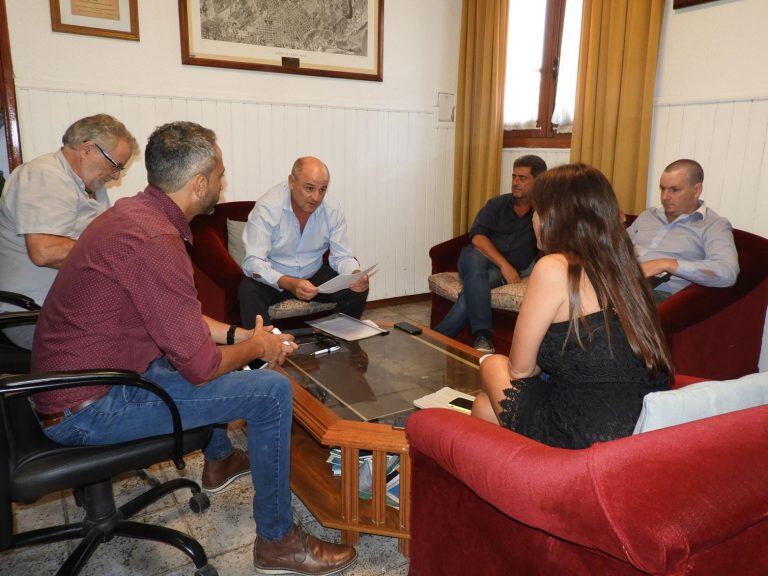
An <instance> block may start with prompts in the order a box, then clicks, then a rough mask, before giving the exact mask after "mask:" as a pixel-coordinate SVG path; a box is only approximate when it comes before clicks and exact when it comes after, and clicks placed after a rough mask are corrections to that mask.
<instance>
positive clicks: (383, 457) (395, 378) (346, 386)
mask: <svg viewBox="0 0 768 576" xmlns="http://www.w3.org/2000/svg"><path fill="white" fill-rule="evenodd" d="M382 327H384V328H387V329H389V330H390V332H389V334H386V335H382V336H374V337H372V338H367V339H365V340H360V341H358V342H343V343H341V349H340V350H338V351H335V352H332V353H328V354H323V355H319V356H315V355H311V354H301V348H299V350H298V351H297V353H296V354H294V356H292V357H291V358H289V359H288V361H286V363H285V364H284V365H283V367H282V369H283V371H284V372H285V374H286V375H287V376H288V377H289V378H290V380H291V382H292V384H293V393H294V406H293V415H294V427H293V434H292V442H291V444H292V446H291V488H292V489H293V491H294V493H295V494H296V495H297V496H298V497H299V498H300V499H301V501H302V502H303V503H304V504H305V505H306V506H307V508H308V509H309V510H310V512H312V514H313V515H314V516H315V518H317V520H318V521H319V522H320V523H321V524H322V525H323V526H326V527H328V528H335V529H339V530H341V531H342V540H343V541H344V542H345V543H347V544H355V543H356V542H357V541H358V539H359V533H360V532H366V533H371V534H379V535H383V536H391V537H395V538H398V539H399V548H400V551H401V552H402V553H403V554H404V555H408V553H409V540H410V534H409V514H410V459H409V457H408V442H407V440H406V437H405V432H404V431H403V430H396V429H393V428H392V426H391V424H392V422H393V421H394V420H395V419H396V418H397V416H399V415H402V414H408V413H410V412H412V411H413V410H414V407H413V401H414V400H415V399H417V398H420V397H422V396H424V395H426V394H429V393H431V392H435V391H437V390H439V389H440V388H442V387H444V386H449V387H451V388H454V389H456V390H460V391H462V392H467V393H469V394H472V395H475V394H476V393H477V392H478V391H479V389H480V382H479V373H478V359H479V357H480V353H479V352H477V351H476V350H474V349H473V348H470V347H468V346H465V345H464V344H461V343H460V342H457V341H455V340H452V339H450V338H446V337H445V336H442V335H440V334H437V333H436V332H434V331H432V330H430V329H428V328H425V327H423V326H422V328H423V330H424V333H423V334H421V335H419V336H411V335H409V334H406V333H405V332H402V331H400V330H397V329H394V328H392V326H391V325H386V324H384V325H382ZM332 447H338V448H340V449H341V457H342V472H341V476H340V477H338V476H333V474H332V473H331V466H330V464H328V463H327V459H328V456H329V450H330V448H332ZM360 450H370V451H371V452H372V454H373V463H372V490H371V492H372V498H371V499H361V498H360V497H359V495H358V473H359V470H358V465H357V463H358V457H359V454H360ZM388 454H396V455H398V456H400V498H399V500H400V502H399V505H400V508H399V510H396V509H394V508H392V507H389V506H387V505H386V476H387V455H388Z"/></svg>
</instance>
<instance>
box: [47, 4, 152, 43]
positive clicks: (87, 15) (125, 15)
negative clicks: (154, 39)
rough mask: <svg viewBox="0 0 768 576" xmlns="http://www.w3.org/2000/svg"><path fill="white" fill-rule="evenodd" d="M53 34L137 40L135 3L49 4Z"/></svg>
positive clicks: (137, 23) (137, 18) (137, 29)
mask: <svg viewBox="0 0 768 576" xmlns="http://www.w3.org/2000/svg"><path fill="white" fill-rule="evenodd" d="M50 2H51V27H52V28H53V31H54V32H66V33H69V34H84V35H86V36H106V37H108V38H118V39H120V40H136V41H138V40H139V9H138V7H137V5H136V4H137V0H50Z"/></svg>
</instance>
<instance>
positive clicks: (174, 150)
mask: <svg viewBox="0 0 768 576" xmlns="http://www.w3.org/2000/svg"><path fill="white" fill-rule="evenodd" d="M144 164H145V166H146V167H147V181H148V182H149V183H150V184H152V186H155V187H157V188H160V190H162V191H163V192H165V193H170V192H175V191H176V190H180V189H181V188H182V187H183V186H184V184H186V183H187V182H188V181H189V179H190V178H194V177H195V176H197V175H198V174H202V175H204V176H205V177H206V178H207V177H208V176H210V174H211V172H212V171H213V169H214V167H215V166H216V134H215V133H214V132H213V130H210V129H208V128H204V127H202V126H200V125H199V124H195V123H194V122H171V123H169V124H163V125H162V126H160V127H158V128H155V131H154V132H152V134H151V135H150V137H149V140H148V141H147V148H146V150H145V151H144Z"/></svg>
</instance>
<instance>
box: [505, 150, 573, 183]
mask: <svg viewBox="0 0 768 576" xmlns="http://www.w3.org/2000/svg"><path fill="white" fill-rule="evenodd" d="M526 154H535V155H536V156H540V157H541V158H542V159H543V160H544V162H546V163H547V168H554V167H555V166H559V165H561V164H568V162H569V161H570V156H571V149H570V148H504V154H503V155H502V159H501V188H500V190H499V192H500V193H501V194H505V193H507V192H509V190H510V188H511V186H512V164H513V163H514V161H515V160H516V159H517V158H519V157H520V156H525V155H526Z"/></svg>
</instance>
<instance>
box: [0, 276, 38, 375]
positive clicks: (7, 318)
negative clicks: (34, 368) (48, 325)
mask: <svg viewBox="0 0 768 576" xmlns="http://www.w3.org/2000/svg"><path fill="white" fill-rule="evenodd" d="M0 302H4V303H6V304H13V305H15V306H18V307H19V308H24V310H20V311H18V312H0V359H1V360H0V374H27V373H29V360H30V352H29V350H25V349H24V348H21V347H19V346H16V344H14V343H13V342H11V340H10V339H9V338H8V337H7V336H6V335H5V334H4V333H3V329H4V328H8V327H11V326H21V325H24V324H34V323H35V322H37V315H38V314H39V312H40V306H38V305H37V304H35V301H34V300H32V298H29V297H28V296H24V295H23V294H17V293H16V292H5V291H4V290H0Z"/></svg>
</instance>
